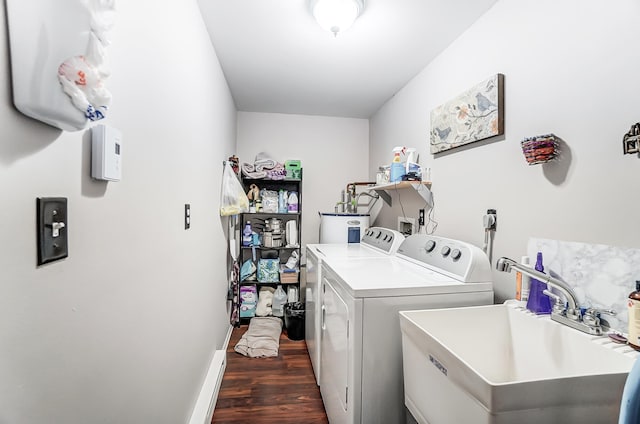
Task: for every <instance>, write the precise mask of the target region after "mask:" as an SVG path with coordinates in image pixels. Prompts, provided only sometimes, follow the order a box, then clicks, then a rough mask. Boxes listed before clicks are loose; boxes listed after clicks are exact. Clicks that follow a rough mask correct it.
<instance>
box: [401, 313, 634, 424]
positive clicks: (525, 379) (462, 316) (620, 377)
mask: <svg viewBox="0 0 640 424" xmlns="http://www.w3.org/2000/svg"><path fill="white" fill-rule="evenodd" d="M400 325H401V329H402V348H403V362H404V363H403V367H404V384H405V403H406V405H407V407H408V409H409V410H410V411H411V413H412V414H413V416H414V417H415V418H416V419H417V420H418V422H421V423H429V424H448V423H473V424H475V423H478V424H480V423H518V424H525V423H574V422H576V423H578V422H579V423H581V424H583V423H594V424H595V423H597V424H602V423H617V422H618V410H619V408H620V399H621V397H622V390H623V387H624V383H625V380H626V377H627V374H628V373H629V371H630V370H631V367H632V366H633V363H634V361H635V357H636V356H637V355H638V354H637V353H636V352H635V351H633V350H632V349H631V348H629V347H627V346H625V345H620V344H615V343H613V342H610V341H609V338H608V337H606V336H605V337H597V336H589V335H587V334H584V333H581V332H579V331H577V330H574V329H571V328H569V327H567V326H564V325H562V324H559V323H557V322H554V321H551V320H550V319H549V318H548V316H546V317H541V316H535V315H533V314H531V313H528V312H526V311H523V310H521V309H515V308H513V307H509V306H506V305H491V306H478V307H468V308H449V309H432V310H424V311H407V312H400Z"/></svg>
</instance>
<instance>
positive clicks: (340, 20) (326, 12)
mask: <svg viewBox="0 0 640 424" xmlns="http://www.w3.org/2000/svg"><path fill="white" fill-rule="evenodd" d="M362 9H364V0H311V13H313V16H314V17H315V18H316V21H318V24H320V26H321V27H322V28H323V29H325V30H327V31H330V32H332V33H333V35H334V36H337V35H338V32H342V31H346V30H347V29H348V28H349V27H350V26H351V25H353V22H354V21H355V20H356V18H357V17H358V15H360V13H361V12H362Z"/></svg>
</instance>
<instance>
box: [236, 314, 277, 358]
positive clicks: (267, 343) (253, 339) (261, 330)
mask: <svg viewBox="0 0 640 424" xmlns="http://www.w3.org/2000/svg"><path fill="white" fill-rule="evenodd" d="M280 333H282V320H281V319H280V318H277V317H256V318H251V321H250V322H249V329H248V330H247V331H246V332H245V333H244V334H243V335H242V337H241V338H240V340H239V341H238V343H236V346H235V348H234V349H235V351H236V352H238V353H240V354H241V355H244V356H249V357H251V358H266V357H270V356H278V349H279V348H280Z"/></svg>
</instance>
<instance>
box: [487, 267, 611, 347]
mask: <svg viewBox="0 0 640 424" xmlns="http://www.w3.org/2000/svg"><path fill="white" fill-rule="evenodd" d="M512 268H513V269H516V270H517V271H520V272H521V273H523V274H526V275H528V276H529V277H533V278H535V279H536V280H539V281H541V282H543V283H546V284H547V286H550V287H553V288H555V289H557V290H558V291H560V292H561V293H562V294H563V295H564V297H565V298H566V300H567V305H566V306H565V304H564V303H563V302H562V299H561V298H560V296H558V295H556V294H555V293H553V292H551V291H549V290H545V291H544V292H543V293H544V294H545V295H547V296H549V297H550V298H552V299H553V300H554V306H553V310H552V311H551V319H552V320H554V321H557V322H559V323H561V324H564V325H568V326H569V327H571V328H575V329H576V330H580V331H582V332H585V333H588V334H592V335H596V336H601V335H602V334H603V333H604V330H603V326H602V323H601V322H600V317H599V314H600V312H603V313H607V314H610V315H613V314H615V312H614V311H610V310H598V309H594V308H588V309H586V310H585V311H584V313H583V312H582V310H581V308H580V306H579V305H578V297H577V296H576V294H575V292H574V291H573V289H572V288H571V286H569V285H568V284H567V283H565V282H564V281H562V280H560V279H558V278H554V277H552V276H550V275H547V274H544V273H542V272H540V271H537V270H535V269H532V268H529V267H526V266H524V265H521V264H519V263H517V262H516V261H514V260H513V259H509V258H505V257H502V258H500V259H498V261H497V262H496V269H497V270H498V271H502V272H510V271H511V269H512Z"/></svg>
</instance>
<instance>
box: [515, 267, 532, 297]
mask: <svg viewBox="0 0 640 424" xmlns="http://www.w3.org/2000/svg"><path fill="white" fill-rule="evenodd" d="M520 264H521V265H524V266H526V267H529V257H528V256H523V257H522V258H520ZM530 284H531V280H530V278H529V276H528V275H526V274H523V273H521V272H520V271H517V272H516V300H519V301H521V302H525V304H526V302H527V300H529V286H530Z"/></svg>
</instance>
